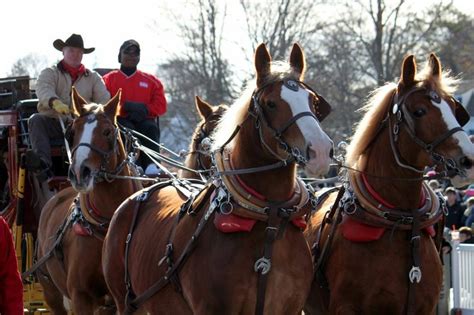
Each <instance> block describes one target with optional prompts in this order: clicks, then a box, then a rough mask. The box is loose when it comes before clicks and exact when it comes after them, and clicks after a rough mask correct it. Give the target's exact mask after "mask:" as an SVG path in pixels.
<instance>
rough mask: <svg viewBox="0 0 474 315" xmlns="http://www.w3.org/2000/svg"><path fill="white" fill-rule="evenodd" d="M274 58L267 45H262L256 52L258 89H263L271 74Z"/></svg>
mask: <svg viewBox="0 0 474 315" xmlns="http://www.w3.org/2000/svg"><path fill="white" fill-rule="evenodd" d="M271 61H272V57H271V56H270V53H269V52H268V50H267V46H266V45H265V44H263V43H262V44H260V45H258V47H257V50H256V51H255V70H257V87H261V86H262V84H263V82H264V80H265V78H266V77H267V76H268V75H269V74H270V62H271Z"/></svg>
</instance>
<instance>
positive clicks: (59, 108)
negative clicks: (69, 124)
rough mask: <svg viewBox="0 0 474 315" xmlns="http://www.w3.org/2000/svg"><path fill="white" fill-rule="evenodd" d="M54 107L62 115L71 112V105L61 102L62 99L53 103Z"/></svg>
mask: <svg viewBox="0 0 474 315" xmlns="http://www.w3.org/2000/svg"><path fill="white" fill-rule="evenodd" d="M52 107H53V109H54V110H55V111H56V112H58V113H59V114H62V115H68V114H70V113H71V110H70V109H69V106H68V105H66V104H64V103H63V102H61V101H60V100H58V99H56V100H54V101H53V103H52Z"/></svg>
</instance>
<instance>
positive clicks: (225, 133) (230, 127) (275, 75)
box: [211, 61, 301, 151]
mask: <svg viewBox="0 0 474 315" xmlns="http://www.w3.org/2000/svg"><path fill="white" fill-rule="evenodd" d="M270 69H271V72H270V73H269V74H268V75H267V76H266V77H265V79H264V80H263V81H262V86H265V85H269V84H273V83H276V82H279V81H282V80H284V79H293V80H300V76H301V74H300V73H298V72H296V71H295V70H294V69H293V68H292V67H291V66H290V64H289V63H288V62H286V61H273V62H271V63H270ZM256 88H257V86H256V81H255V80H251V81H249V82H248V83H247V86H246V88H245V89H244V91H243V92H242V94H241V95H240V96H239V97H238V98H237V99H236V100H235V101H234V103H232V105H230V107H229V109H228V110H227V111H226V112H225V114H224V115H223V116H222V118H221V119H220V120H219V123H218V125H217V127H216V129H215V130H214V132H213V133H212V135H211V138H212V140H213V145H212V151H214V150H217V149H219V148H220V147H221V146H222V145H224V143H225V142H226V141H227V140H229V138H230V137H231V135H232V133H233V132H234V130H235V128H236V127H237V126H238V125H240V124H241V123H242V122H243V121H244V120H245V119H246V118H247V113H248V107H249V105H250V102H251V97H252V94H253V92H254V91H255V89H256ZM233 143H234V141H231V142H230V143H229V144H228V145H227V147H228V148H232V145H233Z"/></svg>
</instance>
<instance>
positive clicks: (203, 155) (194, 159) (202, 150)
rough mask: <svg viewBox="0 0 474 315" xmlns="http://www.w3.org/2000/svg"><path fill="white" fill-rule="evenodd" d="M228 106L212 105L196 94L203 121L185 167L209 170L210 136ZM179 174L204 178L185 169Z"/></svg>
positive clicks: (195, 133)
mask: <svg viewBox="0 0 474 315" xmlns="http://www.w3.org/2000/svg"><path fill="white" fill-rule="evenodd" d="M228 108H229V106H227V105H219V106H212V105H210V104H208V103H206V102H204V101H203V100H201V99H200V98H199V97H198V96H196V109H197V111H198V113H199V116H200V117H201V121H200V122H199V123H198V125H197V126H196V129H195V130H194V133H193V137H192V140H191V143H190V144H189V150H188V153H187V154H188V155H187V157H186V160H185V161H184V166H185V167H187V168H189V169H192V170H208V169H209V168H210V167H211V156H210V153H211V152H210V149H211V142H210V136H211V133H212V131H213V130H214V129H215V128H216V126H217V123H218V121H219V119H220V118H221V117H222V115H223V114H224V113H225V111H226V110H227V109H228ZM178 175H179V177H181V178H195V179H201V178H202V177H201V176H199V174H198V173H196V172H192V171H189V170H185V169H183V170H180V171H179V173H178Z"/></svg>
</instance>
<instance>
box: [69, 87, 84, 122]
mask: <svg viewBox="0 0 474 315" xmlns="http://www.w3.org/2000/svg"><path fill="white" fill-rule="evenodd" d="M71 100H72V109H73V111H74V112H73V114H74V115H76V116H80V115H82V114H83V113H84V105H85V104H87V101H86V100H85V99H84V98H83V97H82V96H80V95H79V92H77V90H76V87H75V86H74V85H73V86H72V88H71Z"/></svg>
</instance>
